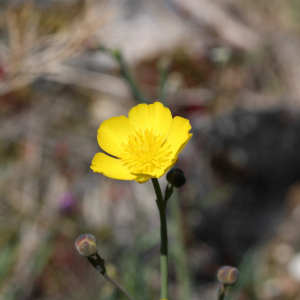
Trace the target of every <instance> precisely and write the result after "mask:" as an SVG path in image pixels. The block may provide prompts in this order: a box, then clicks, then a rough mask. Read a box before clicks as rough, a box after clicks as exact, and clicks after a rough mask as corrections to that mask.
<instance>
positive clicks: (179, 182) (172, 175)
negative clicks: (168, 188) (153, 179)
mask: <svg viewBox="0 0 300 300" xmlns="http://www.w3.org/2000/svg"><path fill="white" fill-rule="evenodd" d="M167 180H168V182H169V183H170V184H171V185H172V186H174V187H176V188H180V187H182V186H183V185H185V183H186V179H185V176H184V173H183V171H182V170H180V169H172V170H170V171H169V172H168V173H167Z"/></svg>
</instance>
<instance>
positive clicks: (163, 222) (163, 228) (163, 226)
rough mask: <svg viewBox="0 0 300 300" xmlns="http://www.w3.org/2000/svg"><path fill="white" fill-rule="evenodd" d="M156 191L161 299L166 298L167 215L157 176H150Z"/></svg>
mask: <svg viewBox="0 0 300 300" xmlns="http://www.w3.org/2000/svg"><path fill="white" fill-rule="evenodd" d="M151 179H152V183H153V187H154V190H155V193H156V197H157V200H156V204H157V207H158V210H159V216H160V238H161V247H160V270H161V275H160V276H161V299H168V233H167V217H166V211H165V204H164V199H163V196H162V193H161V189H160V186H159V182H158V180H157V178H151Z"/></svg>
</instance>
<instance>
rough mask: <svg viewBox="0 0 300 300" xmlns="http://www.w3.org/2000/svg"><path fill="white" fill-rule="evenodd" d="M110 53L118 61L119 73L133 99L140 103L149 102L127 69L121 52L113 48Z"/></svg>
mask: <svg viewBox="0 0 300 300" xmlns="http://www.w3.org/2000/svg"><path fill="white" fill-rule="evenodd" d="M112 53H113V55H114V57H115V58H116V60H117V61H118V63H119V66H120V69H121V73H122V75H123V77H124V79H125V80H126V81H127V83H128V85H129V87H130V89H131V92H132V94H133V96H134V98H135V100H136V101H138V102H140V103H150V100H149V99H148V97H147V96H146V95H145V93H144V92H143V91H142V89H141V88H140V86H139V84H138V82H137V79H136V78H135V76H134V75H133V73H132V72H131V70H130V69H129V67H128V65H127V64H126V62H125V60H124V58H123V55H122V53H121V52H120V51H119V50H115V51H113V52H112Z"/></svg>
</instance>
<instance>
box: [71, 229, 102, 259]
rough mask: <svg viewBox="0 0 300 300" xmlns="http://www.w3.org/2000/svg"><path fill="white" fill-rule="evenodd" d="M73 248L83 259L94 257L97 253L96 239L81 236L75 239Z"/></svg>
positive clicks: (88, 235)
mask: <svg viewBox="0 0 300 300" xmlns="http://www.w3.org/2000/svg"><path fill="white" fill-rule="evenodd" d="M75 247H76V249H77V251H78V252H79V254H80V255H82V256H84V257H90V256H94V255H95V254H97V252H98V248H97V241H96V238H95V237H94V236H93V235H91V234H83V235H81V236H80V237H79V238H77V240H76V242H75Z"/></svg>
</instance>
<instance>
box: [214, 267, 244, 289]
mask: <svg viewBox="0 0 300 300" xmlns="http://www.w3.org/2000/svg"><path fill="white" fill-rule="evenodd" d="M217 276H218V280H219V282H220V283H223V284H224V285H234V284H235V283H236V282H237V281H238V279H239V270H238V269H237V268H234V267H230V266H224V267H222V268H220V269H219V271H218V275H217Z"/></svg>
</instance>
